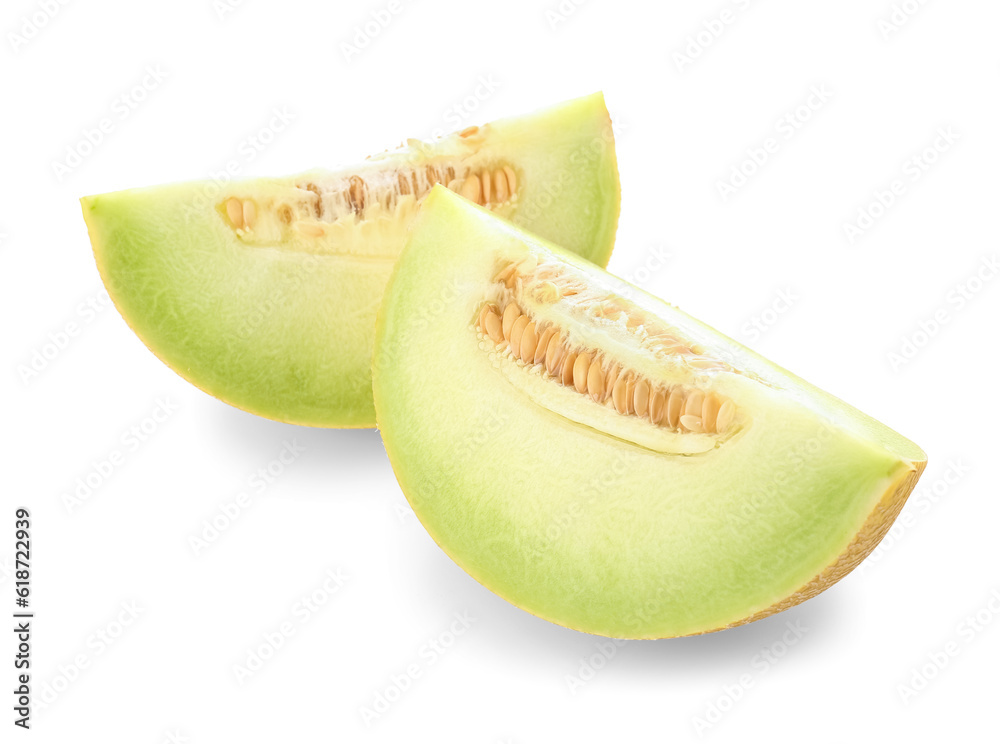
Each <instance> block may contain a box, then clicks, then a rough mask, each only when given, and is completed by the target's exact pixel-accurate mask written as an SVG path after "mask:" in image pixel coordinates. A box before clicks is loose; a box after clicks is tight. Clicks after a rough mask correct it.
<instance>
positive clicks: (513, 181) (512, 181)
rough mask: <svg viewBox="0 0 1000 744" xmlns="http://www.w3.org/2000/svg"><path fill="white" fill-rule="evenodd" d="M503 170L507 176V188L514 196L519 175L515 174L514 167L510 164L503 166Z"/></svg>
mask: <svg viewBox="0 0 1000 744" xmlns="http://www.w3.org/2000/svg"><path fill="white" fill-rule="evenodd" d="M503 172H504V175H505V176H507V188H508V189H510V195H511V196H513V195H514V194H516V193H517V176H516V175H515V174H514V169H513V168H511V167H510V166H509V165H505V166H504V167H503Z"/></svg>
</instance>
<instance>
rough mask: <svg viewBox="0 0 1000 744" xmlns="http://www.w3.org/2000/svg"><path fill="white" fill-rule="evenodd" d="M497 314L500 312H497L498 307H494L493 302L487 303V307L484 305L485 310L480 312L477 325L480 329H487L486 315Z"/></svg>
mask: <svg viewBox="0 0 1000 744" xmlns="http://www.w3.org/2000/svg"><path fill="white" fill-rule="evenodd" d="M496 312H499V311H498V310H497V306H496V305H494V304H493V303H492V302H487V303H486V304H485V305H483V309H482V310H480V311H479V318H478V319H477V320H476V325H477V326H479V327H480V328H485V327H486V326H485V323H486V315H487V314H488V313H496Z"/></svg>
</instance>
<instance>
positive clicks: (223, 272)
mask: <svg viewBox="0 0 1000 744" xmlns="http://www.w3.org/2000/svg"><path fill="white" fill-rule="evenodd" d="M435 183H442V184H445V185H447V187H448V188H450V189H453V190H455V191H457V192H459V193H461V194H462V195H463V196H465V197H467V198H468V199H471V200H473V201H476V202H478V203H479V204H482V205H486V206H487V207H488V208H489V209H490V210H491V211H492V212H493V213H495V214H497V215H499V216H501V217H504V218H507V219H509V220H512V221H513V222H515V223H517V224H521V225H524V226H525V227H529V228H531V229H532V230H533V231H535V232H537V233H539V234H541V235H545V236H547V237H549V238H551V239H552V240H556V241H559V242H560V243H561V244H563V245H566V246H568V247H569V248H570V249H572V250H574V251H576V252H578V253H579V254H580V255H582V256H584V257H585V258H587V259H588V260H590V261H594V262H596V263H598V264H600V265H602V266H603V265H605V264H606V263H607V260H608V258H609V256H610V254H611V249H612V245H613V243H614V234H615V228H616V225H617V220H618V206H619V185H618V171H617V164H616V160H615V150H614V139H613V135H612V132H611V122H610V119H609V116H608V112H607V109H606V107H605V105H604V98H603V96H602V95H601V94H599V93H598V94H594V95H591V96H588V97H585V98H580V99H577V100H573V101H570V102H567V103H563V104H561V105H557V106H554V107H552V108H549V109H546V110H543V111H540V112H538V113H535V114H532V115H528V116H522V117H518V118H510V119H504V120H500V121H496V122H493V123H491V124H486V125H485V126H481V127H470V128H468V129H466V130H464V131H462V132H460V133H456V134H453V135H449V136H447V137H445V138H442V139H439V140H436V141H434V142H431V143H425V142H420V141H416V140H410V141H409V143H408V145H406V146H405V147H403V148H402V149H399V150H396V151H392V152H387V153H384V154H381V155H377V156H375V157H372V158H370V159H368V160H366V161H365V162H364V163H363V164H361V165H358V166H356V167H353V168H346V169H344V170H340V171H336V172H330V171H319V170H318V171H314V172H310V173H303V174H300V175H297V176H291V177H287V178H262V179H255V180H245V181H237V182H232V183H223V184H220V183H216V182H211V181H208V182H201V183H186V184H179V185H172V186H161V187H154V188H148V189H141V190H132V191H121V192H117V193H112V194H104V195H100V196H92V197H88V198H85V199H83V200H82V201H83V214H84V218H85V219H86V222H87V226H88V228H89V230H90V238H91V242H92V243H93V247H94V254H95V257H96V259H97V265H98V268H99V270H100V273H101V276H102V278H103V280H104V283H105V285H106V286H107V289H108V292H109V293H110V295H111V298H112V299H113V300H114V303H115V305H116V306H117V308H118V309H119V311H120V312H121V314H122V316H123V317H124V318H125V320H126V321H127V322H128V324H129V325H130V326H131V327H132V329H133V330H134V331H135V332H136V334H137V335H138V336H139V338H141V339H142V341H143V342H144V343H145V344H146V346H148V347H149V348H150V350H152V351H153V353H154V354H156V355H157V356H158V357H159V358H160V359H161V360H163V361H164V362H165V363H166V364H168V365H169V366H170V367H171V368H173V369H174V371H176V372H178V373H179V374H180V375H182V376H183V377H185V378H186V379H188V380H189V381H191V382H192V383H194V384H195V385H197V386H198V387H200V388H202V389H203V390H205V391H207V392H208V393H211V394H212V395H214V396H216V397H217V398H220V399H222V400H224V401H226V402H227V403H230V404H232V405H234V406H237V407H239V408H243V409H245V410H247V411H251V412H253V413H256V414H259V415H261V416H266V417H268V418H273V419H277V420H280V421H286V422H291V423H297V424H307V425H313V426H333V427H368V426H374V424H375V412H374V407H373V404H372V397H371V370H370V360H371V353H372V341H373V335H374V329H375V316H376V313H377V310H378V305H379V301H380V300H381V297H382V290H383V288H384V286H385V282H386V281H387V280H388V277H389V274H390V272H391V270H392V266H393V262H394V261H395V258H396V256H397V255H398V253H399V251H400V249H401V248H402V245H403V243H404V241H405V236H406V231H407V229H408V226H409V224H410V222H411V220H412V217H413V215H414V214H415V213H416V210H417V208H418V205H419V204H420V202H421V201H422V200H423V198H424V197H425V196H426V195H427V193H428V192H429V191H430V189H431V187H432V186H433V185H434V184H435Z"/></svg>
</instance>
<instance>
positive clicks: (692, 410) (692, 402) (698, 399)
mask: <svg viewBox="0 0 1000 744" xmlns="http://www.w3.org/2000/svg"><path fill="white" fill-rule="evenodd" d="M704 401H705V394H704V393H703V392H701V391H700V390H695V391H693V392H692V393H691V394H690V395H689V396H688V397H687V400H686V401H685V402H684V413H685V414H686V415H688V416H697V417H698V418H699V419H700V418H701V405H702V403H703V402H704Z"/></svg>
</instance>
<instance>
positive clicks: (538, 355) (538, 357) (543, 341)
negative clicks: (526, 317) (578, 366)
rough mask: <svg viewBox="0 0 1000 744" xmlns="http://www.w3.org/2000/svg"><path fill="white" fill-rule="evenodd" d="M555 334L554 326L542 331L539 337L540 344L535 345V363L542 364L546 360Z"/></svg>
mask: <svg viewBox="0 0 1000 744" xmlns="http://www.w3.org/2000/svg"><path fill="white" fill-rule="evenodd" d="M555 335H556V329H555V327H554V326H549V327H548V328H546V329H545V330H544V331H542V335H541V336H539V337H538V346H536V347H535V364H541V363H542V362H544V361H545V357H546V355H547V354H548V350H549V343H551V341H552V339H553V338H555ZM546 366H548V365H546Z"/></svg>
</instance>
